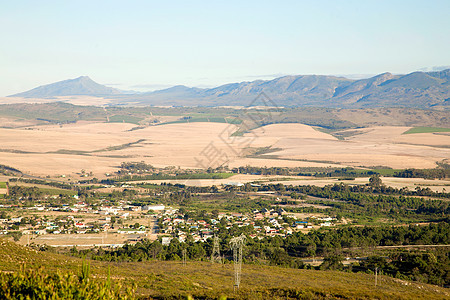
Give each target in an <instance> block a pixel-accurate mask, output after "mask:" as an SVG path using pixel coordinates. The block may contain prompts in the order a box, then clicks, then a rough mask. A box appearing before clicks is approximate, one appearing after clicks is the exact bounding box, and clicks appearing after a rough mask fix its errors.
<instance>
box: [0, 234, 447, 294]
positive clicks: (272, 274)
mask: <svg viewBox="0 0 450 300" xmlns="http://www.w3.org/2000/svg"><path fill="white" fill-rule="evenodd" d="M22 264H26V267H27V268H31V267H39V266H43V267H44V268H45V270H48V271H49V272H52V271H54V270H56V269H60V270H67V271H71V272H74V273H78V272H79V270H80V268H81V260H80V259H76V258H72V257H67V256H63V255H60V254H51V253H42V252H35V251H32V250H28V249H25V248H23V247H20V246H18V245H16V244H14V243H11V242H7V241H5V240H2V239H0V271H17V270H18V269H19V268H20V266H21V265H22ZM108 266H109V267H110V268H111V274H112V278H113V279H115V280H118V281H121V282H122V283H123V284H125V285H128V284H131V283H133V282H134V283H136V284H137V293H138V294H139V295H142V296H145V297H154V298H158V299H162V298H166V297H168V298H172V297H173V298H175V297H177V296H179V295H193V296H194V297H195V298H213V299H214V298H218V297H219V296H220V295H226V296H228V297H229V298H231V299H293V298H299V299H324V298H333V299H446V297H448V296H449V295H450V291H449V290H448V289H444V288H440V287H436V286H431V285H426V284H417V283H410V282H404V281H400V280H396V279H392V278H389V277H385V276H381V277H379V281H378V282H379V285H378V287H374V277H373V275H369V274H353V273H345V272H337V271H312V270H295V269H288V268H279V267H269V266H258V265H243V267H242V280H241V288H240V290H239V291H238V292H237V293H234V292H233V289H232V284H233V265H232V264H226V265H218V264H211V263H209V262H188V263H187V265H186V266H183V265H182V263H181V262H162V261H152V262H136V263H105V262H96V261H91V272H92V274H93V276H94V277H97V278H106V274H107V269H108Z"/></svg>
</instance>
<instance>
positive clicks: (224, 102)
mask: <svg viewBox="0 0 450 300" xmlns="http://www.w3.org/2000/svg"><path fill="white" fill-rule="evenodd" d="M449 79H450V69H447V70H444V71H440V72H413V73H410V74H406V75H393V74H391V73H383V74H379V75H377V76H374V77H371V78H366V79H360V80H351V79H347V78H344V77H336V76H326V75H295V76H283V77H279V78H275V79H273V80H255V81H250V82H239V83H229V84H225V85H221V86H218V87H214V88H208V89H201V88H190V87H186V86H182V85H178V86H174V87H171V88H168V89H164V90H158V91H153V92H147V93H140V94H139V93H134V94H130V93H128V94H124V93H121V91H119V90H116V89H113V88H109V87H106V86H103V85H100V84H97V83H95V82H94V81H92V80H91V79H90V78H89V77H87V76H82V77H79V78H76V79H71V80H65V81H61V82H57V83H53V84H49V85H45V86H41V87H38V88H35V89H32V90H30V91H27V92H24V93H19V94H15V95H12V96H14V97H25V98H30V97H33V98H47V97H57V96H68V95H90V96H108V97H109V98H111V97H112V98H113V99H114V100H113V101H112V102H111V104H113V105H114V104H115V105H134V106H135V105H138V106H148V105H164V106H261V105H263V106H283V107H305V106H315V107H334V108H376V107H407V108H420V109H424V108H441V109H442V108H446V107H448V105H449V103H450V81H449ZM261 93H264V94H265V95H267V97H268V98H267V99H265V101H259V102H254V100H255V99H256V98H257V97H258V95H260V94H261ZM93 105H95V103H93Z"/></svg>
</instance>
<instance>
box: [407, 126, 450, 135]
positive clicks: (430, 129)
mask: <svg viewBox="0 0 450 300" xmlns="http://www.w3.org/2000/svg"><path fill="white" fill-rule="evenodd" d="M433 132H450V128H443V127H414V128H411V129H409V130H407V131H405V132H404V133H403V134H413V133H433Z"/></svg>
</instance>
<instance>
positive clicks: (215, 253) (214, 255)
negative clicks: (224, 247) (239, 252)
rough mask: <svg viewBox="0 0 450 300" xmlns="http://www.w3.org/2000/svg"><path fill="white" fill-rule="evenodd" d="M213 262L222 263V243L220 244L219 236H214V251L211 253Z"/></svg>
mask: <svg viewBox="0 0 450 300" xmlns="http://www.w3.org/2000/svg"><path fill="white" fill-rule="evenodd" d="M211 262H212V263H215V262H218V263H222V257H221V256H220V244H219V237H217V236H214V244H213V251H212V253H211Z"/></svg>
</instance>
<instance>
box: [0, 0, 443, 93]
mask: <svg viewBox="0 0 450 300" xmlns="http://www.w3.org/2000/svg"><path fill="white" fill-rule="evenodd" d="M449 15H450V1H448V0H442V1H438V0H435V1H433V0H429V1H423V0H420V1H416V0H408V1H406V0H404V1H400V0H389V1H384V0H376V1H372V0H367V1H350V0H348V1H346V0H341V1H337V0H329V1H326V0H315V1H313V0H310V1H300V0H297V1H282V0H279V1H264V0H258V1H250V0H248V1H243V0H240V1H233V0H229V1H211V0H209V1H195V0H191V1H170V0H169V1H150V0H148V1H134V0H127V1H114V0H88V1H85V0H77V1H60V0H54V1H45V0H40V1H25V0H23V1H21V0H17V1H2V2H1V4H0V43H1V44H0V96H6V95H10V94H14V93H18V92H22V91H25V90H28V89H31V88H34V87H37V86H39V85H44V84H48V83H53V82H56V81H60V80H65V79H70V78H76V77H79V76H83V75H87V76H89V77H91V78H92V79H93V80H94V81H96V82H98V83H101V84H106V85H108V86H112V87H116V88H120V89H131V90H139V91H148V90H155V89H160V88H165V87H169V86H173V85H178V84H183V85H187V86H197V87H210V86H216V85H220V84H225V83H230V82H240V81H251V80H256V79H272V78H275V77H279V76H283V75H299V74H321V75H351V76H356V77H357V76H359V75H361V74H362V75H369V74H370V75H375V74H379V73H383V72H391V73H396V74H402V73H403V74H404V73H409V72H413V71H417V70H431V69H432V68H433V67H439V66H448V65H450V38H449V37H450V18H449Z"/></svg>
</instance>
